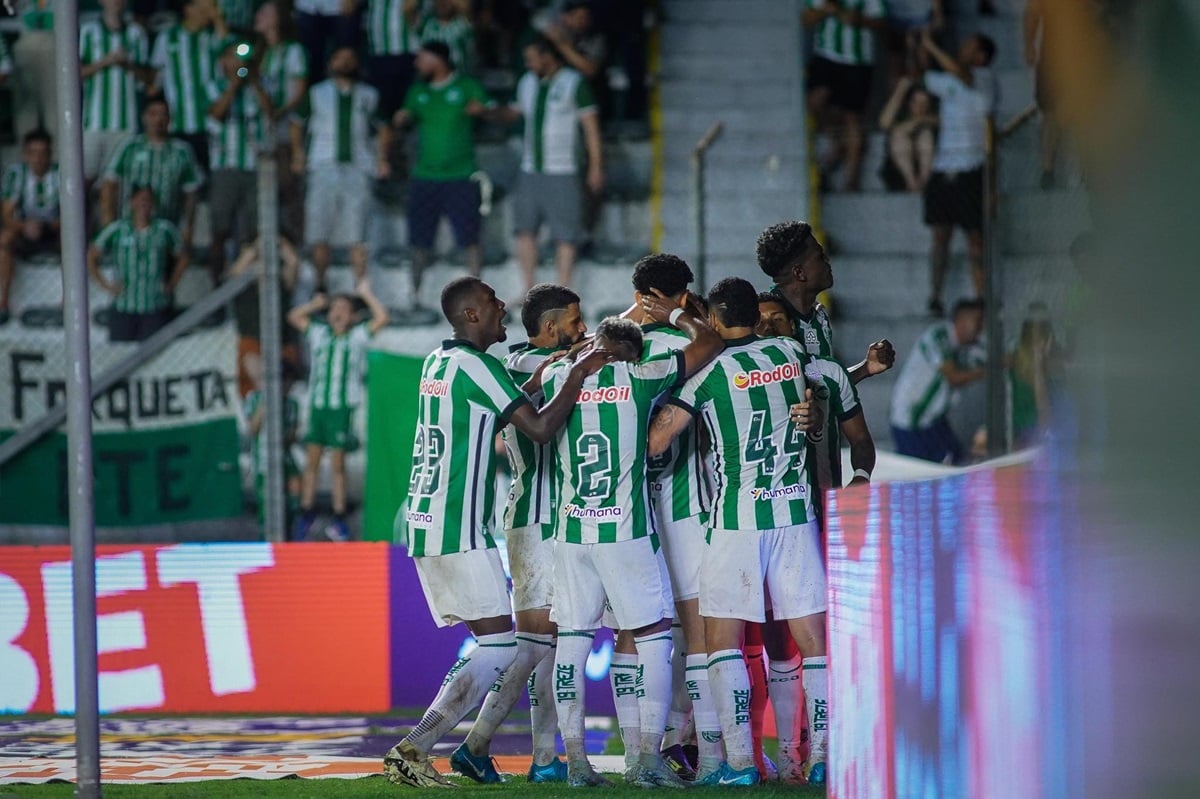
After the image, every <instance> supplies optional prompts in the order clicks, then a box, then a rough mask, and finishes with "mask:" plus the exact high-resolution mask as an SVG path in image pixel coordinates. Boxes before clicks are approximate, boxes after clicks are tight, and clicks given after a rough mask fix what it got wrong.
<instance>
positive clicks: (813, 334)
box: [804, 327, 821, 347]
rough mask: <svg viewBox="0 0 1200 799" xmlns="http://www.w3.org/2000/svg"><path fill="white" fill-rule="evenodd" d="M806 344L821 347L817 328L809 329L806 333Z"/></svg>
mask: <svg viewBox="0 0 1200 799" xmlns="http://www.w3.org/2000/svg"><path fill="white" fill-rule="evenodd" d="M804 343H805V344H811V345H813V346H814V347H817V346H820V344H821V340H820V339H819V338H817V331H816V328H812V327H810V328H808V329H807V330H805V331H804Z"/></svg>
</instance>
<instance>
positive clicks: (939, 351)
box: [891, 322, 958, 430]
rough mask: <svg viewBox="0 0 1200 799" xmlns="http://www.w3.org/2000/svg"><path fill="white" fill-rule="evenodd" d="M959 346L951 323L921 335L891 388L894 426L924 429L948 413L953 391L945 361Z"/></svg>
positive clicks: (940, 325) (942, 323)
mask: <svg viewBox="0 0 1200 799" xmlns="http://www.w3.org/2000/svg"><path fill="white" fill-rule="evenodd" d="M957 349H958V341H957V340H956V339H955V338H954V325H953V324H951V323H950V322H939V323H937V324H936V325H934V326H932V327H930V328H929V329H928V330H926V331H925V332H924V333H922V334H921V337H920V338H919V339H917V344H916V346H914V347H913V351H912V353H911V354H910V355H909V356H908V358H906V359H905V360H904V362H903V363H902V364H901V366H900V375H899V376H898V377H897V378H896V385H895V387H894V388H893V389H892V414H891V417H892V425H893V426H894V427H898V428H900V429H901V430H923V429H925V428H926V427H929V426H931V425H932V424H933V423H934V422H936V421H937V420H938V419H940V418H941V417H942V416H944V415H945V414H946V411H947V410H948V409H949V408H950V395H951V393H952V392H951V389H950V384H949V383H947V382H946V378H945V376H944V375H943V374H942V364H943V363H945V362H946V361H947V360H949V359H950V358H953V357H954V353H955V350H957Z"/></svg>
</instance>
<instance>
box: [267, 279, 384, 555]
mask: <svg viewBox="0 0 1200 799" xmlns="http://www.w3.org/2000/svg"><path fill="white" fill-rule="evenodd" d="M356 290H357V293H358V298H359V299H361V300H362V301H363V303H364V304H365V305H366V306H367V308H368V310H369V311H370V312H371V318H370V319H369V320H367V321H365V322H358V323H355V318H354V317H355V307H354V297H353V296H351V295H349V294H339V295H337V296H335V297H334V298H333V300H332V301H331V300H328V299H327V298H326V297H325V295H324V294H318V295H317V296H315V297H313V299H312V300H310V301H309V302H307V303H305V304H303V305H300V306H297V307H295V308H293V309H292V310H290V311H288V315H287V320H288V324H290V325H291V326H292V327H294V328H295V329H296V330H299V331H300V333H302V334H303V335H304V338H305V340H306V341H307V342H308V350H309V364H310V367H311V369H310V371H309V375H308V434H307V435H306V436H305V437H304V442H305V444H307V445H308V449H307V452H306V457H305V463H304V477H303V481H302V484H301V493H300V510H301V515H300V517H299V518H298V519H296V524H295V528H294V530H293V535H292V538H293V540H295V541H303V540H304V539H306V538H307V537H308V534H309V531H310V530H311V528H312V525H313V522H314V521H315V519H316V513H315V511H314V510H313V505H314V503H315V501H316V495H317V474H318V471H319V469H320V466H321V458H322V457H323V456H324V454H325V450H326V449H328V450H329V451H330V460H331V461H332V466H331V490H330V494H331V495H332V502H333V525H332V526H331V527H330V528H329V533H330V537H331V538H333V539H334V540H341V541H344V540H346V539H347V538H348V537H349V534H348V530H347V528H346V519H345V516H346V450H347V449H349V448H350V441H351V435H352V427H353V422H354V411H355V410H356V409H357V408H358V406H359V405H360V404H361V403H362V386H363V376H364V374H365V370H366V361H367V352H366V350H367V343H368V342H369V340H370V339H371V337H372V336H374V335H375V334H376V333H378V332H379V331H380V330H382V329H383V326H384V325H386V324H387V321H388V312H387V309H386V308H384V307H383V303H381V302H380V301H379V298H378V297H376V296H375V293H374V292H373V291H371V285H370V283H368V282H367V280H366V279H365V278H364V279H362V280H360V281H359V283H358V286H357V287H356ZM326 308H328V310H329V313H328V316H327V318H326V319H324V320H319V319H313V318H312V317H313V314H315V313H316V312H318V311H323V310H325V309H326Z"/></svg>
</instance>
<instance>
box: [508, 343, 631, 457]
mask: <svg viewBox="0 0 1200 799" xmlns="http://www.w3.org/2000/svg"><path fill="white" fill-rule="evenodd" d="M612 360H613V354H612V353H611V352H607V351H605V350H591V351H590V352H588V353H587V354H585V355H582V356H580V358H579V360H578V361H576V362H575V365H574V366H572V367H571V370H570V371H569V372H568V373H567V377H566V380H564V381H563V387H562V390H561V391H559V392H557V393H556V394H555V395H554V399H552V400H550V401H549V402H547V403H546V404H545V405H543V406H542V407H541V409H540V410H539V409H536V408H534V407H533V406H532V405H529V404H525V405H522V406H521V407H519V408H517V410H516V411H514V412H513V415H512V418H511V419H510V420H509V421H510V422H511V423H512V425H513V426H514V427H516V428H517V429H518V430H520V431H521V432H522V433H524V434H525V435H526V436H528V437H529V438H530V439H531V440H532V441H534V442H536V443H538V444H545V443H546V442H547V441H549V440H550V439H551V438H552V437H553V436H554V434H555V433H557V432H558V431H559V429H560V428H561V427H562V426H563V425H564V424H566V423H567V419H568V417H570V415H571V411H572V410H573V409H574V408H575V401H576V400H577V399H579V390H580V389H581V388H582V387H583V381H584V380H585V379H587V378H588V377H591V376H592V375H594V374H595V373H596V372H598V371H599V370H600V367H602V366H604V364H606V363H609V362H610V361H612Z"/></svg>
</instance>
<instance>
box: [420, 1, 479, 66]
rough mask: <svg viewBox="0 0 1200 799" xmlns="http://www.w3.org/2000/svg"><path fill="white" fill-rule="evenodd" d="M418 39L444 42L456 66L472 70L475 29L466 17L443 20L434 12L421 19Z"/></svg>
mask: <svg viewBox="0 0 1200 799" xmlns="http://www.w3.org/2000/svg"><path fill="white" fill-rule="evenodd" d="M417 40H418V41H420V43H421V44H425V43H426V42H442V43H443V44H445V45H446V46H447V47H449V48H450V57H451V58H452V59H454V68H455V69H457V70H462V71H463V72H467V73H469V72H471V70H472V68H473V67H474V64H473V63H472V61H473V60H474V55H475V29H474V28H473V27H471V23H470V21H468V20H467V19H466V17H461V16H460V17H454V18H453V19H450V20H447V21H445V22H443V21H442V20H440V19H438V18H437V17H435V16H433V15H432V14H431V15H430V16H428V17H426V18H425V19H423V20H421V23H420V28H419V29H418V31H417Z"/></svg>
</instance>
